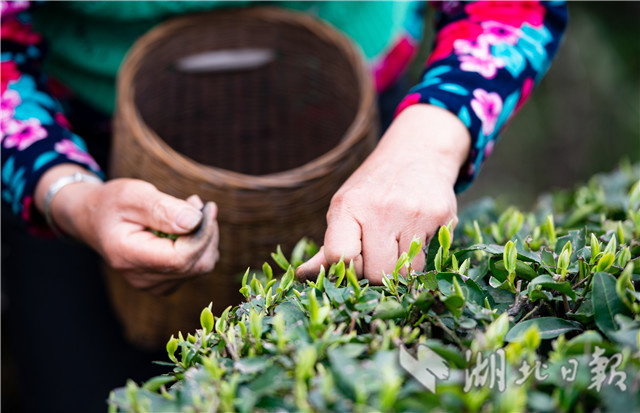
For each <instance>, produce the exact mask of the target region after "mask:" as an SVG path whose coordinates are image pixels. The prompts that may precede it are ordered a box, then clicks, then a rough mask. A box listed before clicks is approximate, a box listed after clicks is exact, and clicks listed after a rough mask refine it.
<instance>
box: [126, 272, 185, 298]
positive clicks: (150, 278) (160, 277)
mask: <svg viewBox="0 0 640 413" xmlns="http://www.w3.org/2000/svg"><path fill="white" fill-rule="evenodd" d="M122 274H123V276H124V277H125V279H126V280H127V281H128V282H129V283H130V284H131V285H132V286H133V287H134V288H137V289H139V290H141V291H147V292H149V293H151V294H154V295H168V294H170V293H172V292H175V291H176V290H177V289H178V288H179V287H180V286H181V285H182V284H183V283H184V281H183V280H172V279H169V280H167V274H156V273H145V272H136V271H127V272H123V273H122Z"/></svg>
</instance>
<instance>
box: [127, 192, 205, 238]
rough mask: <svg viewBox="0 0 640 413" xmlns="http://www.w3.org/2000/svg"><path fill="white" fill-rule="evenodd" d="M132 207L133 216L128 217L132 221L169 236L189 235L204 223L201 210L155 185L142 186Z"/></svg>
mask: <svg viewBox="0 0 640 413" xmlns="http://www.w3.org/2000/svg"><path fill="white" fill-rule="evenodd" d="M136 189H137V190H138V188H136ZM131 205H132V208H131V214H132V215H131V216H130V217H128V218H129V219H130V220H132V221H133V222H136V223H138V224H141V225H144V226H146V227H149V228H153V229H155V230H158V231H162V232H166V233H169V234H187V233H189V232H191V231H193V230H194V229H195V228H196V227H197V226H198V225H199V224H200V221H202V212H200V209H199V208H197V207H195V206H194V205H193V204H192V203H190V202H187V201H184V200H181V199H178V198H176V197H173V196H171V195H167V194H165V193H162V192H160V191H158V190H157V189H156V188H155V187H154V186H153V185H140V186H139V190H138V192H137V193H136V202H132V203H131Z"/></svg>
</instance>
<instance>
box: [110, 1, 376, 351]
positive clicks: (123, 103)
mask: <svg viewBox="0 0 640 413" xmlns="http://www.w3.org/2000/svg"><path fill="white" fill-rule="evenodd" d="M249 49H250V50H253V51H255V50H259V51H262V52H264V51H265V50H266V51H268V53H267V55H268V56H269V58H268V59H266V60H265V61H264V62H258V63H257V64H255V65H254V67H242V68H240V69H238V68H222V69H220V68H218V69H216V70H212V71H207V70H196V71H189V70H180V65H179V64H178V63H177V62H183V61H184V58H188V57H190V56H198V54H203V53H205V54H206V53H210V52H211V51H223V52H225V53H226V52H227V51H238V50H240V51H242V50H249ZM181 59H183V60H181ZM375 99H376V98H375V92H374V90H373V84H372V81H371V79H370V77H369V73H368V71H367V68H366V67H365V65H364V63H363V61H362V60H361V57H360V54H359V53H358V51H357V50H356V49H355V47H354V46H353V45H352V44H351V43H350V41H349V40H348V39H347V38H345V37H344V36H343V35H342V34H340V33H338V32H337V31H336V30H334V29H332V28H330V27H329V26H327V25H325V24H323V23H321V22H319V21H316V20H314V19H312V18H310V17H308V16H305V15H302V14H300V13H294V12H289V11H284V10H282V9H277V8H269V7H259V8H248V9H241V10H231V11H216V12H212V13H204V14H198V15H190V16H185V17H179V18H176V19H173V20H170V21H168V22H166V23H163V24H161V25H159V26H157V27H156V28H154V29H152V30H151V31H150V32H148V33H147V34H145V35H144V36H143V37H141V38H140V39H138V41H137V42H136V43H135V44H134V46H133V47H132V49H131V50H130V52H129V53H128V55H127V57H126V59H125V61H124V62H123V64H122V66H121V68H120V71H119V74H118V80H117V104H116V112H115V117H114V137H113V147H112V160H111V165H110V167H111V168H110V169H111V175H112V177H113V178H119V177H130V178H138V179H143V180H145V181H148V182H151V183H153V184H154V185H156V187H157V188H158V189H159V190H161V191H163V192H166V193H168V194H171V195H174V196H176V197H179V198H182V199H184V198H186V197H188V196H189V195H191V194H194V193H195V194H198V195H199V196H200V197H201V198H202V199H203V200H205V201H209V200H211V201H215V202H216V203H217V204H218V225H219V230H220V248H219V250H220V259H219V261H218V263H217V264H216V267H215V269H214V270H213V272H212V273H210V274H206V275H204V276H201V277H198V278H195V279H194V280H192V281H189V282H187V283H185V284H184V285H183V286H182V287H181V288H180V289H178V290H177V291H176V292H174V293H173V294H171V295H169V296H154V295H152V294H149V293H146V292H144V291H139V290H136V289H135V288H133V287H131V286H130V285H129V284H128V283H127V282H126V281H125V280H124V279H123V277H122V276H120V275H119V274H118V273H117V271H115V270H113V269H111V268H108V267H107V268H106V271H105V273H106V279H107V284H108V287H109V291H110V296H111V301H112V304H113V306H114V308H115V311H116V313H117V315H118V316H119V318H120V320H121V322H122V323H123V325H124V329H125V333H126V335H127V337H128V338H129V340H130V341H132V342H133V343H135V344H137V345H139V346H142V347H146V348H159V347H161V346H163V345H164V344H165V343H166V341H167V339H168V337H169V336H170V335H171V334H175V333H176V332H177V331H179V330H182V331H189V330H193V329H195V328H198V327H199V324H198V320H199V313H200V311H201V310H202V309H203V308H204V307H205V306H207V305H208V304H209V302H211V301H212V302H213V307H214V313H220V312H221V311H222V310H223V309H224V308H226V307H227V306H229V305H236V304H239V303H240V301H241V300H240V298H241V296H240V295H239V293H238V289H239V281H238V277H237V275H238V274H239V273H240V274H241V273H243V272H244V271H245V270H246V268H247V267H249V266H251V267H252V268H260V266H261V265H262V263H263V262H264V261H266V260H267V258H268V257H269V254H270V253H271V252H273V251H275V249H276V247H277V245H281V246H282V248H283V250H284V251H285V252H287V251H290V250H291V248H292V246H293V245H294V244H295V243H296V242H297V241H298V240H299V239H300V238H302V237H304V236H306V237H309V238H311V239H313V240H315V241H316V242H317V243H318V244H319V245H320V244H321V243H322V240H323V236H324V230H325V226H326V220H325V216H326V211H327V208H328V206H329V202H330V199H331V196H332V195H333V193H334V192H335V191H336V190H337V189H338V188H339V187H340V185H341V184H342V183H343V182H344V181H345V180H346V178H347V177H348V176H349V175H350V174H351V173H352V172H353V171H354V170H355V168H356V167H357V166H358V165H359V164H360V163H361V162H362V161H363V160H364V158H365V157H366V156H367V155H368V154H369V153H370V151H371V150H372V149H373V147H374V146H375V143H376V140H377V134H378V118H377V113H376V100H375Z"/></svg>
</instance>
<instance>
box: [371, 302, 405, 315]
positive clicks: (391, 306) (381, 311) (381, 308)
mask: <svg viewBox="0 0 640 413" xmlns="http://www.w3.org/2000/svg"><path fill="white" fill-rule="evenodd" d="M405 315H406V310H405V309H404V307H402V304H400V303H399V302H397V301H396V300H393V299H388V300H386V301H383V302H381V303H380V304H379V305H378V306H377V307H376V309H375V311H374V312H373V317H374V318H380V319H382V320H389V319H393V318H401V317H404V316H405Z"/></svg>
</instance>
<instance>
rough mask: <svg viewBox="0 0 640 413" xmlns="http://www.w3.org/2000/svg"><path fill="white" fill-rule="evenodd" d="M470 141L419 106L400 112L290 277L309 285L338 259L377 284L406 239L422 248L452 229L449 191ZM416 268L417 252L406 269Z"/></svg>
mask: <svg viewBox="0 0 640 413" xmlns="http://www.w3.org/2000/svg"><path fill="white" fill-rule="evenodd" d="M470 142H471V139H470V137H469V133H468V131H467V129H466V127H465V126H464V125H463V124H462V122H461V121H460V120H459V119H458V118H457V117H455V116H454V115H453V114H451V113H450V112H448V111H446V110H444V109H441V108H438V107H435V106H431V105H422V104H420V105H414V106H411V107H409V108H407V109H405V110H404V111H403V112H402V113H400V115H399V116H398V117H397V118H396V119H395V120H394V122H393V123H392V124H391V126H390V128H389V130H388V131H387V132H386V133H385V135H384V136H383V137H382V139H381V141H380V143H379V145H378V146H377V147H376V149H375V150H374V151H373V153H372V154H371V155H370V156H369V157H368V158H367V159H366V161H365V162H364V163H363V164H362V165H361V166H360V167H359V168H358V169H357V170H356V171H355V172H354V173H353V175H352V176H351V177H350V178H349V179H348V180H347V181H346V182H345V183H344V185H343V186H342V187H341V188H340V190H339V191H338V192H337V193H336V194H335V195H334V197H333V199H332V201H331V205H330V207H329V212H328V214H327V232H326V234H325V239H324V246H323V247H322V248H321V249H320V251H319V252H318V254H317V255H315V256H314V257H313V258H311V259H310V260H309V261H307V262H306V263H305V264H303V265H301V266H300V267H299V268H298V270H297V272H296V275H297V276H298V278H301V279H305V278H315V277H316V276H317V274H318V272H319V270H320V266H321V265H324V266H325V267H327V265H328V264H330V263H334V262H337V261H339V260H340V258H341V257H344V260H345V262H346V263H349V262H350V261H351V260H353V263H354V266H355V270H356V273H357V274H358V275H359V276H364V277H366V278H367V279H368V280H369V281H370V282H371V283H372V284H382V276H383V273H385V274H390V273H391V272H392V271H393V270H394V268H395V265H396V262H397V260H398V258H399V257H400V255H401V254H402V252H405V251H408V250H409V246H410V244H411V240H412V239H413V237H414V236H418V237H419V238H421V239H422V241H423V242H425V241H426V240H428V239H430V238H431V237H432V236H433V235H434V233H435V232H436V231H437V229H438V227H439V226H441V225H447V224H448V223H449V222H450V221H453V223H454V225H455V223H456V222H457V217H456V213H457V203H456V197H455V193H454V190H453V185H454V184H455V181H456V179H457V177H458V171H459V170H460V167H461V165H462V164H463V163H464V161H465V160H466V158H467V156H468V152H469V147H470ZM424 264H425V257H424V253H420V254H419V255H418V256H417V257H416V258H414V261H413V263H412V265H413V268H415V269H417V270H421V269H422V268H423V267H424Z"/></svg>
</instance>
